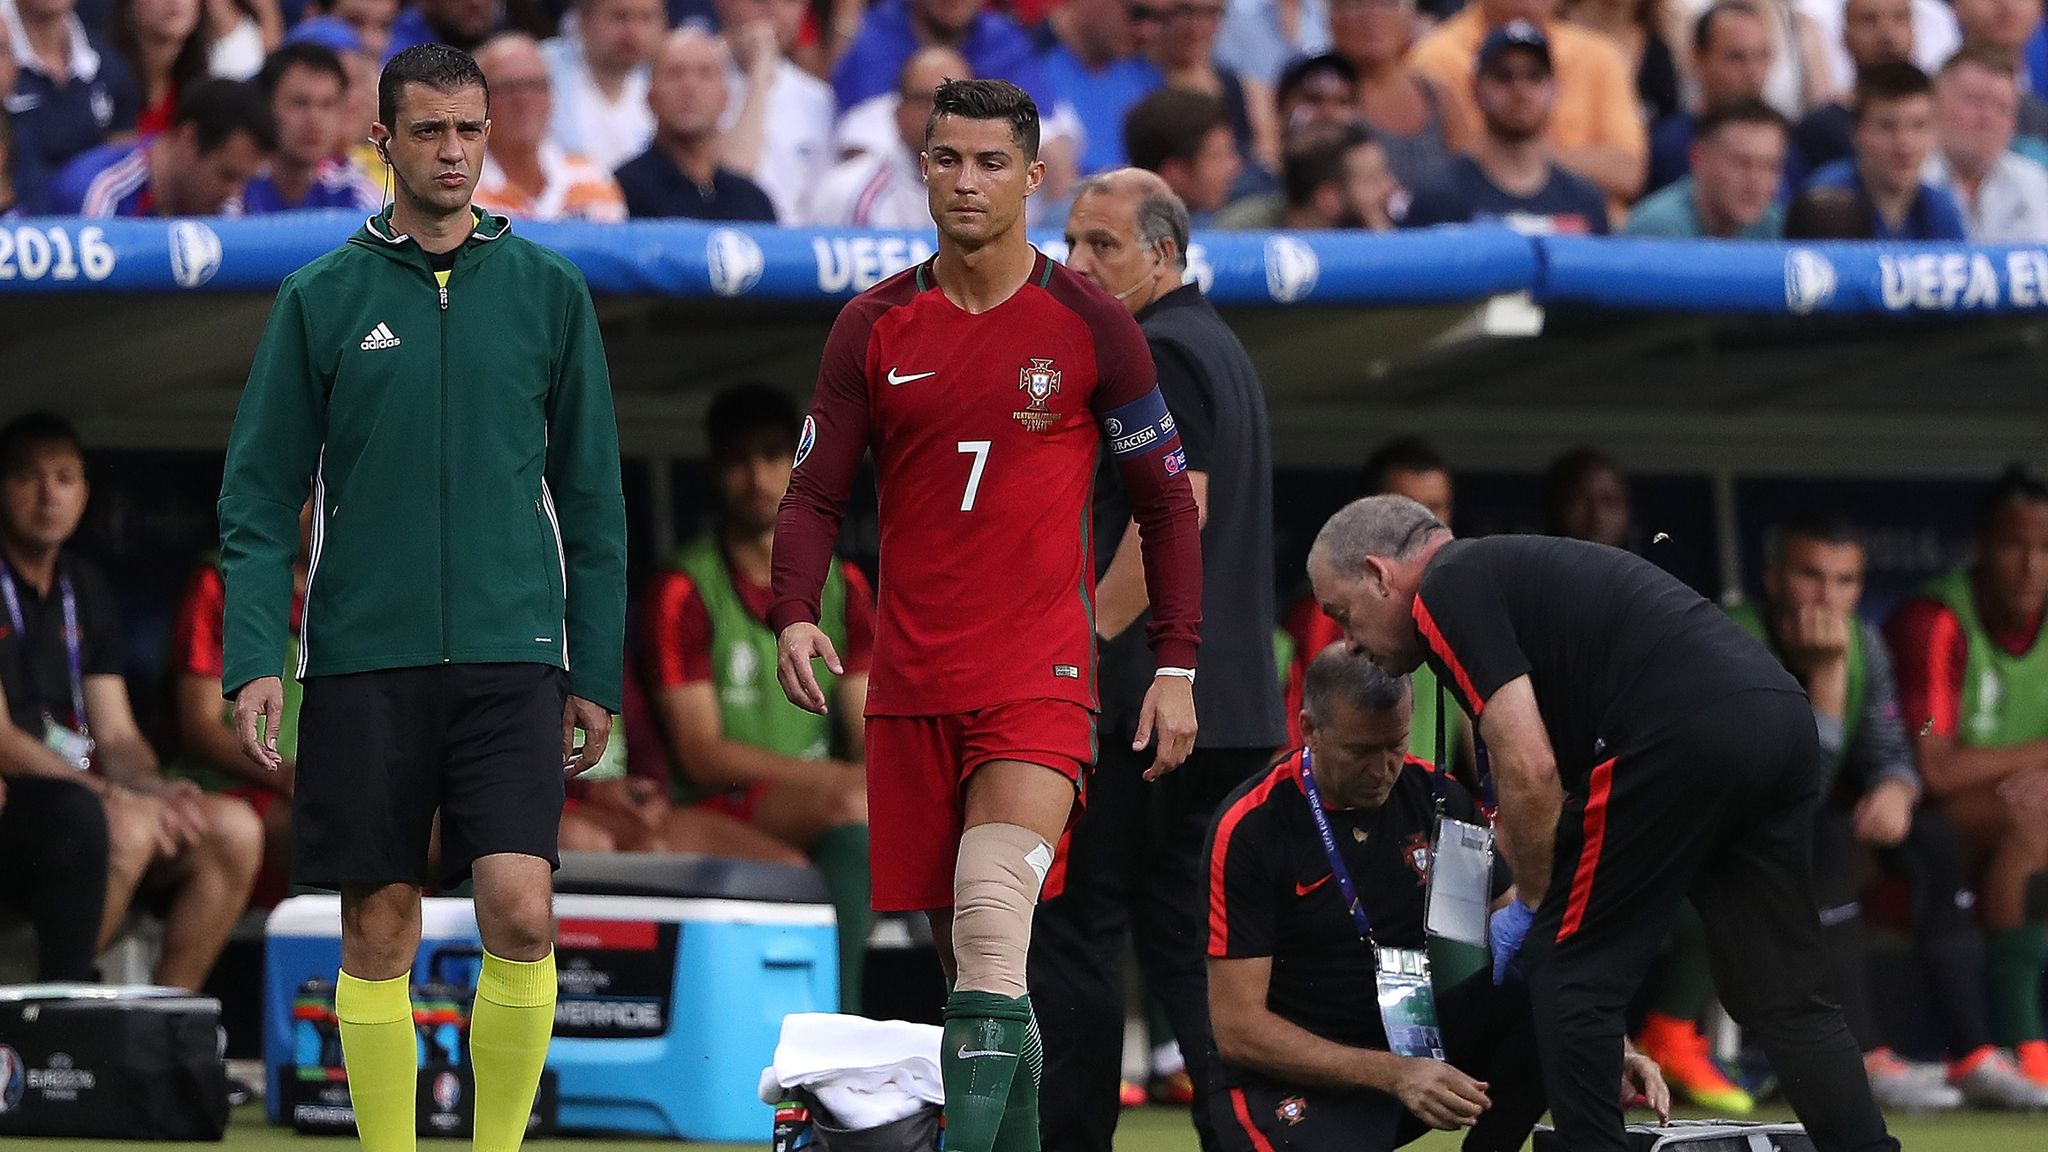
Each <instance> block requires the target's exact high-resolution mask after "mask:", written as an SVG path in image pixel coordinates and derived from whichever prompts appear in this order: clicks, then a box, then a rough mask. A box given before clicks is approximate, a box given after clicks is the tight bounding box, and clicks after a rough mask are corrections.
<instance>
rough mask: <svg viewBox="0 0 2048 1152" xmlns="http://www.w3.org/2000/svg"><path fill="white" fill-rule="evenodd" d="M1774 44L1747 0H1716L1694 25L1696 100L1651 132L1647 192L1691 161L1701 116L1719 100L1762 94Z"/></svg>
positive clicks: (1680, 173) (1680, 172)
mask: <svg viewBox="0 0 2048 1152" xmlns="http://www.w3.org/2000/svg"><path fill="white" fill-rule="evenodd" d="M1776 57H1777V45H1776V41H1775V38H1774V37H1773V36H1772V34H1771V26H1770V24H1768V23H1767V22H1766V21H1765V17H1764V13H1763V10H1762V9H1760V8H1758V7H1757V6H1756V5H1755V4H1754V3H1753V2H1752V0H1719V3H1716V4H1715V5H1713V6H1712V7H1710V8H1708V9H1707V10H1706V11H1705V12H1702V13H1700V18H1699V19H1698V20H1697V21H1695V22H1694V24H1693V33H1692V74H1693V78H1694V79H1695V80H1696V81H1697V83H1698V85H1699V99H1698V101H1697V102H1696V103H1695V104H1694V105H1693V109H1692V110H1690V111H1680V112H1674V113H1672V114H1671V115H1669V116H1666V117H1665V118H1664V120H1663V122H1662V123H1660V124H1658V125H1657V126H1656V127H1655V128H1653V129H1652V130H1651V132H1650V180H1649V184H1648V186H1647V189H1648V191H1651V192H1655V191H1656V190H1657V189H1659V188H1662V187H1664V186H1665V185H1667V184H1670V183H1671V182H1672V181H1674V180H1677V179H1678V178H1679V177H1681V176H1683V175H1685V174H1686V171H1687V170H1688V168H1689V167H1690V165H1691V162H1692V161H1691V157H1692V140H1693V132H1694V131H1695V127H1696V125H1697V124H1698V123H1699V120H1700V117H1701V116H1702V115H1704V114H1705V113H1707V112H1710V111H1712V110H1713V109H1715V108H1719V107H1721V106H1722V105H1724V104H1733V103H1735V102H1737V101H1742V100H1757V99H1761V98H1762V97H1763V94H1764V84H1765V83H1766V82H1767V81H1768V80H1769V79H1770V77H1771V64H1772V62H1773V61H1774V60H1775V59H1776Z"/></svg>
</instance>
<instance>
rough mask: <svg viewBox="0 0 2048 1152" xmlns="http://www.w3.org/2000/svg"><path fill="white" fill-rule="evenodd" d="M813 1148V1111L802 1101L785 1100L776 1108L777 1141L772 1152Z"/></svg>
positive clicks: (794, 1151) (791, 1151)
mask: <svg viewBox="0 0 2048 1152" xmlns="http://www.w3.org/2000/svg"><path fill="white" fill-rule="evenodd" d="M809 1147H811V1110H810V1109H809V1108H807V1107H805V1106H804V1102H803V1101H801V1100H784V1101H783V1102H782V1103H780V1104H777V1105H776V1106H775V1139H774V1143H773V1145H772V1152H797V1150H798V1149H801V1148H809Z"/></svg>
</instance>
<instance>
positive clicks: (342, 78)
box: [256, 40, 348, 99]
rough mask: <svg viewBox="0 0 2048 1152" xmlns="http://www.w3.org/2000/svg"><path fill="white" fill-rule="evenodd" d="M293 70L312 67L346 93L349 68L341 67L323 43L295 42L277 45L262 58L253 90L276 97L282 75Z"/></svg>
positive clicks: (265, 96)
mask: <svg viewBox="0 0 2048 1152" xmlns="http://www.w3.org/2000/svg"><path fill="white" fill-rule="evenodd" d="M294 68H311V69H312V70H313V71H315V72H319V73H322V74H323V75H327V76H332V77H334V79H335V81H336V82H337V83H339V84H340V85H341V88H342V91H344V92H346V91H348V69H347V68H344V67H342V64H341V57H339V56H336V55H335V54H334V49H332V48H329V47H328V46H327V45H325V44H315V43H313V42H312V41H310V40H295V41H293V42H292V43H290V44H280V45H278V47H277V50H276V51H274V52H272V53H271V54H270V55H269V56H266V57H264V59H263V70H262V71H261V72H258V73H256V87H258V88H261V89H262V90H263V96H264V98H265V99H274V98H276V96H277V86H278V85H279V84H281V83H283V82H284V76H285V73H287V72H289V71H291V70H292V69H294Z"/></svg>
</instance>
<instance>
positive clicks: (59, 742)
mask: <svg viewBox="0 0 2048 1152" xmlns="http://www.w3.org/2000/svg"><path fill="white" fill-rule="evenodd" d="M92 746H93V745H92V737H90V736H87V735H86V734H85V733H83V732H80V731H79V730H78V729H76V728H70V727H67V726H65V725H63V724H59V723H57V720H56V717H54V716H51V715H50V714H49V713H48V712H45V713H43V747H45V748H48V749H49V750H50V751H52V752H55V753H56V754H57V755H59V756H62V757H63V758H64V760H65V762H66V763H68V764H70V765H71V766H72V767H73V768H76V769H78V770H79V771H80V772H83V771H85V770H86V769H88V768H91V767H92Z"/></svg>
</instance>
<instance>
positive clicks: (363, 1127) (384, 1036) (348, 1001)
mask: <svg viewBox="0 0 2048 1152" xmlns="http://www.w3.org/2000/svg"><path fill="white" fill-rule="evenodd" d="M334 1015H335V1016H336V1018H338V1019H339V1020H340V1021H341V1057H342V1060H343V1062H344V1063H346V1064H347V1065H348V1095H349V1102H350V1103H351V1104H352V1105H353V1106H354V1107H355V1111H356V1136H357V1137H358V1138H359V1139H360V1140H361V1141H362V1146H363V1152H413V1149H414V1146H415V1143H416V1133H417V1125H418V1123H419V1119H418V1116H417V1114H416V1113H415V1104H414V1102H413V1089H414V1086H415V1085H417V1084H418V1083H419V1046H418V1045H419V1034H418V1033H417V1032H415V1031H414V1030H413V1026H412V990H411V977H410V976H409V975H407V976H393V977H392V978H391V979H389V980H359V979H357V978H356V977H354V976H351V975H349V974H348V973H346V972H343V973H342V974H341V978H340V979H339V980H337V981H336V982H335V985H334Z"/></svg>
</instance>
